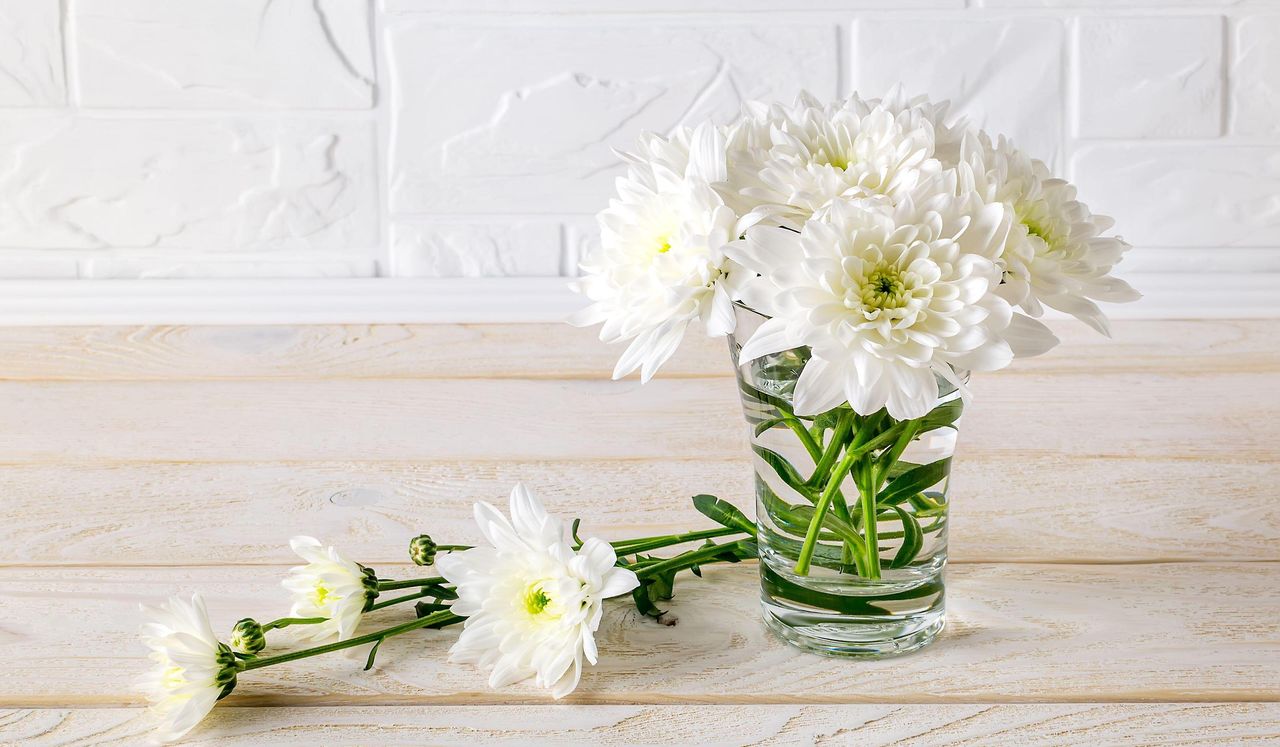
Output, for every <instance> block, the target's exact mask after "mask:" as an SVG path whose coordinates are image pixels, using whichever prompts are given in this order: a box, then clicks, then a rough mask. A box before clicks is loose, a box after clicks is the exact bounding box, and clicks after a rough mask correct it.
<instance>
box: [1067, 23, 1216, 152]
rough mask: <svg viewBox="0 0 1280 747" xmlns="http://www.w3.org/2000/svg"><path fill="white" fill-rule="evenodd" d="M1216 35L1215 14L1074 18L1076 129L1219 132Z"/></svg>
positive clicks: (1084, 132)
mask: <svg viewBox="0 0 1280 747" xmlns="http://www.w3.org/2000/svg"><path fill="white" fill-rule="evenodd" d="M1222 36H1223V19H1222V17H1221V16H1176V17H1169V18H1124V17H1108V16H1097V17H1089V18H1082V19H1080V35H1079V47H1078V50H1077V54H1076V61H1077V63H1076V64H1077V65H1078V72H1079V114H1078V116H1079V120H1078V125H1077V126H1078V133H1079V134H1080V135H1081V136H1083V137H1134V138H1140V137H1215V136H1217V135H1219V134H1221V131H1222V93H1223V92H1222Z"/></svg>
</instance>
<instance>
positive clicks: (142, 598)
mask: <svg viewBox="0 0 1280 747" xmlns="http://www.w3.org/2000/svg"><path fill="white" fill-rule="evenodd" d="M1116 328H1117V329H1116V339H1114V340H1112V341H1107V340H1105V339H1102V338H1100V337H1096V336H1094V335H1092V333H1090V332H1087V331H1085V330H1082V329H1077V327H1076V326H1073V325H1066V324H1057V325H1055V329H1056V331H1058V332H1059V334H1060V336H1062V337H1063V340H1064V344H1063V345H1062V346H1061V347H1060V348H1058V349H1057V350H1055V351H1053V352H1052V353H1050V354H1049V355H1047V356H1045V357H1043V358H1040V359H1035V360H1029V361H1025V362H1020V363H1019V364H1018V365H1016V366H1015V367H1014V368H1013V369H1012V370H1009V371H1006V372H1001V373H998V374H989V375H983V376H979V377H977V378H976V382H975V386H974V389H975V394H976V396H977V399H976V401H975V402H974V403H973V404H972V406H971V407H970V408H969V410H968V411H967V413H966V415H965V420H964V421H963V423H962V424H961V440H960V450H959V453H958V455H957V458H956V466H955V477H954V479H955V487H954V492H953V501H954V507H953V509H952V511H953V519H952V525H951V562H952V565H951V566H950V567H949V569H948V572H947V587H948V593H947V602H948V624H947V629H946V631H945V632H944V634H943V635H942V636H941V638H940V639H939V641H938V642H937V643H935V644H934V645H932V646H930V647H929V648H927V649H926V650H924V651H922V652H920V653H917V654H914V655H911V656H907V657H904V658H900V659H893V660H887V661H880V662H855V661H840V660H832V659H825V658H820V657H816V656H812V655H807V654H802V653H800V652H799V651H796V650H794V649H792V648H789V647H787V646H785V645H783V644H782V643H780V642H779V641H777V640H775V639H774V638H773V637H772V636H771V635H770V634H769V633H768V632H767V631H766V630H765V629H764V628H763V626H762V624H761V622H760V620H759V611H758V607H757V601H756V569H755V567H754V566H753V565H750V564H744V565H742V566H737V567H728V568H719V569H715V570H712V571H709V572H708V573H707V574H706V578H705V579H703V580H701V581H699V580H694V579H689V580H685V581H683V583H681V584H680V585H679V586H678V590H677V591H678V596H677V599H676V601H675V602H674V603H673V604H672V605H671V609H672V611H673V613H674V615H675V617H676V619H677V623H676V624H675V625H671V626H667V625H661V624H657V623H654V622H652V621H649V620H646V619H642V618H640V617H638V616H637V614H636V612H635V610H634V608H633V607H631V606H630V605H629V604H627V603H623V602H620V601H619V602H612V603H610V605H609V607H608V610H607V612H606V615H605V619H604V622H603V624H602V626H601V629H600V632H599V634H598V641H599V643H600V649H601V658H602V660H601V663H600V665H599V666H597V667H595V668H594V669H591V670H589V671H588V673H587V674H586V675H585V676H584V678H583V681H582V684H581V686H580V687H579V689H578V690H577V692H575V693H574V694H573V695H572V696H570V697H569V698H567V699H566V700H565V701H562V702H561V703H558V704H552V703H551V701H550V699H549V697H547V696H546V695H544V693H543V692H541V691H539V690H536V689H533V688H532V687H526V686H516V687H512V688H508V689H505V690H502V691H500V692H495V691H491V690H489V689H487V688H486V686H485V678H484V676H482V675H481V674H480V673H478V672H477V671H475V670H472V669H470V668H468V667H465V666H461V665H449V664H446V663H445V661H444V659H445V652H446V650H447V648H448V647H449V645H450V643H451V642H452V641H453V639H454V637H455V636H456V631H451V630H444V631H423V632H421V633H417V634H412V635H410V636H405V637H401V638H396V639H393V640H392V641H389V642H388V643H387V645H385V646H384V647H383V649H382V652H381V654H380V656H379V659H378V664H377V666H376V667H375V669H373V670H372V671H369V672H362V671H360V667H361V665H362V663H363V658H362V657H361V656H360V655H358V654H357V655H350V656H344V655H338V656H329V657H325V658H321V659H312V660H308V661H307V662H303V663H297V664H292V665H285V666H281V667H273V668H270V669H266V670H261V671H259V672H254V673H252V674H250V675H246V676H242V677H241V680H240V684H239V686H238V688H237V689H236V691H235V694H234V695H233V696H231V697H230V698H228V699H227V700H225V701H223V703H222V704H221V705H220V706H219V708H218V709H216V711H215V713H214V715H213V716H212V717H211V718H210V719H209V721H208V722H207V723H206V724H205V725H204V726H203V727H201V728H200V729H198V730H197V731H195V732H193V733H192V735H191V739H190V742H191V743H203V742H207V743H216V744H245V745H260V744H304V743H305V744H326V745H329V744H415V745H420V744H432V743H443V744H449V743H468V744H472V743H525V742H527V741H530V740H539V741H542V742H551V743H556V742H566V741H582V742H589V743H607V744H806V743H835V744H857V745H880V744H949V743H961V744H965V743H973V744H1009V745H1023V744H1080V743H1094V744H1110V743H1117V742H1126V743H1128V742H1131V743H1160V744H1228V743H1249V744H1258V743H1267V742H1276V741H1280V500H1278V498H1280V495H1278V493H1280V488H1278V487H1277V486H1278V485H1280V323H1278V322H1276V321H1262V320H1258V321H1239V322H1235V321H1200V322H1173V321H1166V322H1137V321H1131V322H1120V323H1117V324H1116ZM691 343H692V344H690V345H688V346H686V349H685V350H683V351H682V352H681V353H680V354H678V356H677V358H676V359H674V360H673V361H672V363H671V364H670V365H669V366H668V367H667V369H666V370H665V371H664V374H663V375H662V376H661V378H659V379H656V380H655V381H653V382H652V383H650V384H649V385H647V386H645V387H643V388H642V387H641V386H640V385H639V384H638V382H635V381H623V382H611V381H608V378H607V374H608V372H609V371H610V370H611V368H612V361H613V356H614V355H615V354H616V353H617V352H618V351H617V349H616V348H607V347H605V346H603V345H601V344H599V343H597V342H595V341H594V340H593V339H592V337H591V334H590V333H589V332H585V331H581V330H574V329H571V328H569V327H564V326H555V325H462V326H456V325H445V326H441V325H435V326H396V325H385V326H373V327H368V326H323V327H146V328H21V329H12V328H11V329H6V330H2V331H0V392H3V394H2V400H0V402H2V406H0V461H2V462H3V467H0V656H2V657H3V662H4V665H3V672H4V677H3V678H0V744H18V743H21V744H27V743H31V744H50V745H53V744H57V745H68V744H136V743H139V742H141V741H142V740H143V739H145V737H146V730H147V728H148V725H147V722H146V720H145V718H144V717H143V715H142V712H141V711H140V710H139V709H138V705H139V703H140V699H139V696H138V695H137V694H136V693H135V692H134V691H133V690H132V682H133V681H134V679H135V678H136V676H137V674H138V673H139V672H140V671H141V670H142V669H143V668H144V667H145V661H144V660H143V658H142V653H143V652H142V648H141V646H140V644H139V643H138V642H137V638H136V635H137V626H138V624H139V614H138V611H137V606H138V604H139V603H140V602H152V601H156V600H159V599H160V598H162V597H164V596H166V595H168V594H172V593H175V592H179V591H185V592H190V591H193V590H200V591H202V592H203V593H204V594H205V596H206V598H207V600H208V602H209V606H210V610H211V613H212V615H213V617H214V623H215V628H216V629H218V630H219V631H225V630H227V629H229V628H230V626H231V624H232V623H233V622H234V621H235V620H236V619H237V618H239V617H241V616H244V615H253V616H255V617H257V618H259V619H269V618H271V617H273V616H276V615H278V614H281V613H283V612H285V610H286V609H287V606H288V605H287V600H286V599H285V597H284V595H283V592H282V590H281V589H280V588H279V579H280V578H281V576H282V574H283V573H284V571H285V569H286V568H288V567H289V566H291V565H294V564H295V563H294V558H293V557H291V554H290V552H289V550H288V548H287V540H288V538H289V537H290V536H291V535H293V534H298V533H307V534H313V535H315V536H318V537H320V538H322V539H323V540H324V541H326V542H330V543H333V544H335V545H337V546H338V547H339V548H341V549H343V550H344V551H345V552H346V553H347V554H348V555H349V556H351V557H353V558H354V559H357V560H359V561H361V562H363V563H365V564H367V565H371V566H373V567H375V568H376V569H377V570H378V571H379V573H380V575H385V576H397V575H400V576H403V575H407V574H410V573H412V572H413V570H412V566H408V565H406V560H407V557H406V555H405V550H404V548H405V546H406V544H407V541H408V539H409V538H410V537H412V536H414V535H415V534H417V533H419V532H429V533H430V534H432V535H433V536H435V537H436V538H437V539H440V540H448V541H462V542H468V541H473V540H474V539H475V538H476V532H475V530H474V528H473V526H472V525H471V520H470V506H471V503H472V502H473V501H475V500H477V499H488V500H502V499H503V497H504V496H505V494H506V492H507V491H508V490H509V488H510V486H511V485H512V484H513V483H514V482H515V481H517V480H524V481H525V482H526V483H528V484H529V485H530V486H531V487H533V488H534V489H535V490H536V491H537V492H539V493H540V494H541V495H542V496H543V497H544V499H545V500H546V501H547V503H548V505H549V506H550V507H551V509H552V510H553V511H555V512H557V513H560V514H562V515H566V516H583V517H585V521H584V531H585V532H587V533H594V534H598V535H600V536H604V537H607V538H615V537H621V536H627V535H633V534H636V533H645V534H650V533H657V532H665V531H668V530H672V531H674V530H677V529H683V528H700V527H703V526H705V520H703V519H702V518H701V517H700V516H699V515H698V514H696V513H695V512H694V511H693V510H692V508H691V507H690V505H689V501H688V498H689V496H690V495H692V494H694V493H697V492H711V493H716V494H718V495H720V496H722V497H724V498H727V499H730V500H733V501H734V502H735V503H738V504H739V505H741V506H744V507H746V508H749V505H748V496H749V495H750V493H749V489H750V488H749V486H750V467H749V461H748V458H747V449H746V438H745V426H744V424H743V422H742V419H741V414H740V412H739V409H738V404H737V401H736V393H735V387H734V385H733V381H732V379H731V378H730V376H729V374H730V369H729V364H728V362H727V359H726V358H727V356H726V353H725V350H724V346H723V341H707V340H698V339H695V340H691ZM374 614H375V615H376V616H379V617H380V618H381V619H384V620H389V619H393V618H398V616H399V615H403V611H401V612H399V613H397V612H396V611H395V610H384V611H381V612H378V613H374Z"/></svg>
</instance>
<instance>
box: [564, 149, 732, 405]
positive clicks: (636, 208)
mask: <svg viewBox="0 0 1280 747" xmlns="http://www.w3.org/2000/svg"><path fill="white" fill-rule="evenodd" d="M626 158H627V160H628V161H629V162H630V167H629V169H628V172H627V175H626V176H625V177H623V178H620V179H619V180H618V197H617V198H616V199H613V200H611V201H610V203H609V207H608V208H607V209H606V210H604V211H602V212H601V213H600V215H599V216H598V220H599V223H600V233H601V236H600V247H599V250H598V251H597V252H596V253H594V254H593V255H592V256H590V257H588V258H587V259H586V260H585V261H584V262H583V263H582V270H583V272H584V277H583V278H582V279H581V280H580V281H578V282H577V283H575V286H574V287H575V289H576V290H578V291H579V292H581V293H583V294H584V295H586V296H587V297H588V298H589V299H591V301H593V302H594V303H593V304H592V305H591V306H589V307H588V308H586V309H584V310H583V311H582V312H580V313H578V314H576V315H574V317H572V318H571V320H570V321H571V323H573V324H577V325H579V326H589V325H592V324H598V323H603V325H604V326H603V327H602V328H601V330H600V339H601V340H603V341H604V342H610V343H612V342H619V341H623V340H632V342H631V345H630V346H629V347H628V348H627V350H626V352H625V353H623V355H622V357H621V359H620V360H619V361H618V365H617V367H616V368H615V369H614V372H613V375H614V378H619V377H622V376H625V375H627V374H628V373H631V372H632V371H634V370H636V369H637V368H639V369H640V375H641V379H642V380H644V381H648V380H649V379H650V378H651V377H652V376H653V374H654V373H655V372H656V371H657V370H658V368H659V367H661V366H662V364H663V363H665V362H666V361H667V359H668V358H670V357H671V355H672V353H674V352H675V350H676V348H677V347H678V346H679V344H680V341H681V340H682V339H684V334H685V330H686V329H687V328H688V326H689V324H690V323H691V322H693V321H694V320H700V321H702V322H703V324H704V325H705V326H706V330H707V333H708V334H710V335H712V336H720V335H725V334H728V333H729V332H731V331H733V325H734V316H733V305H732V301H733V296H734V294H735V292H736V283H737V282H739V281H740V280H741V279H742V275H743V273H741V272H740V271H738V269H737V268H736V266H735V265H734V264H733V263H732V262H730V261H729V260H728V259H727V258H726V256H725V253H724V249H725V246H726V245H727V244H728V243H729V242H730V241H733V240H734V239H737V238H738V237H739V236H741V235H742V232H743V231H744V230H745V229H746V227H747V226H748V225H750V223H751V222H752V221H753V218H750V217H748V218H740V217H739V216H738V215H737V214H736V213H735V212H734V211H733V210H732V209H731V208H729V207H728V206H727V205H725V202H724V199H723V198H722V197H721V195H720V193H719V192H717V190H716V186H715V185H716V183H717V182H719V181H722V180H723V179H724V175H725V169H726V165H725V139H724V133H723V132H721V131H720V130H719V129H718V128H716V127H714V126H711V125H704V126H702V127H699V128H698V129H697V130H687V129H682V130H678V131H677V132H676V133H675V134H674V135H672V136H671V137H670V138H664V137H661V136H658V135H652V134H651V135H647V136H645V137H644V138H642V140H641V150H640V153H639V154H638V155H630V156H626Z"/></svg>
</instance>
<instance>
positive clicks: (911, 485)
mask: <svg viewBox="0 0 1280 747" xmlns="http://www.w3.org/2000/svg"><path fill="white" fill-rule="evenodd" d="M950 473H951V457H947V458H946V459H939V460H938V461H936V462H932V463H930V464H922V465H920V466H919V467H915V468H912V469H909V470H907V471H906V472H903V473H902V474H901V475H898V476H897V477H896V478H894V479H893V481H892V482H890V483H889V484H888V485H886V486H885V487H884V490H881V491H880V495H879V496H877V497H876V502H878V503H880V504H882V505H888V506H892V505H895V504H898V503H901V502H903V501H905V500H907V499H908V498H910V497H912V496H913V495H916V494H917V493H919V492H921V491H922V490H924V489H925V488H929V487H932V486H934V485H936V484H937V483H938V482H939V481H940V480H942V479H943V478H945V477H946V476H947V475H948V474H950Z"/></svg>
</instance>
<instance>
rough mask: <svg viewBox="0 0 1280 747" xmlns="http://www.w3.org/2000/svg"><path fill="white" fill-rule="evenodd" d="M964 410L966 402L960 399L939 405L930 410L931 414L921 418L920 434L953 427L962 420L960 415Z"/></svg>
mask: <svg viewBox="0 0 1280 747" xmlns="http://www.w3.org/2000/svg"><path fill="white" fill-rule="evenodd" d="M963 410H964V400H961V399H959V398H957V399H953V400H951V401H950V402H944V403H943V404H940V405H938V406H937V407H935V408H933V409H932V410H930V411H929V414H927V415H925V416H924V417H923V418H920V432H921V433H927V432H929V431H932V430H937V429H938V428H943V427H945V426H948V425H951V424H952V423H954V422H956V421H957V420H959V419H960V413H961V412H962V411H963Z"/></svg>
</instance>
